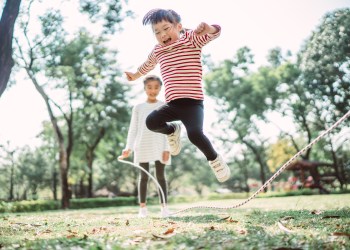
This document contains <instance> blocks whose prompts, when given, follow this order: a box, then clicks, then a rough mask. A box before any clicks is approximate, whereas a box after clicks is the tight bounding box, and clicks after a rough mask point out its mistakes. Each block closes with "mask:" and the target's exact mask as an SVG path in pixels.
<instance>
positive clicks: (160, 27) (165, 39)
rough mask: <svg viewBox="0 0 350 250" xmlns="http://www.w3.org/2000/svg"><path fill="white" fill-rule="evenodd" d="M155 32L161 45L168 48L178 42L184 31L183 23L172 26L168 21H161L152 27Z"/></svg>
mask: <svg viewBox="0 0 350 250" xmlns="http://www.w3.org/2000/svg"><path fill="white" fill-rule="evenodd" d="M152 29H153V32H154V34H155V36H156V38H157V41H158V43H159V44H160V45H163V46H166V45H169V44H172V43H174V42H176V41H177V40H178V39H179V38H180V31H181V29H182V25H181V23H176V24H172V23H170V22H168V21H165V20H163V21H161V22H159V23H156V24H153V25H152Z"/></svg>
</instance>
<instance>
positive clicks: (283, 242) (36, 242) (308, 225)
mask: <svg viewBox="0 0 350 250" xmlns="http://www.w3.org/2000/svg"><path fill="white" fill-rule="evenodd" d="M241 201H242V200H221V201H210V202H208V201H205V202H204V201H203V202H196V203H194V204H171V205H170V209H171V211H174V212H175V211H178V210H180V209H183V208H187V207H191V206H201V205H204V206H206V205H210V206H215V205H216V206H232V205H235V204H237V203H239V202H241ZM159 210H160V207H159V206H149V211H150V217H149V218H145V219H138V218H137V212H138V207H137V206H133V207H113V208H99V209H83V210H68V211H51V212H40V213H18V214H0V249H75V250H77V249H350V194H342V195H313V196H293V197H278V198H256V199H254V200H252V201H250V202H249V203H247V204H245V205H244V206H243V207H240V208H237V209H230V210H214V209H196V210H190V211H187V212H185V213H182V214H181V213H180V214H177V215H176V217H171V218H167V219H162V218H159Z"/></svg>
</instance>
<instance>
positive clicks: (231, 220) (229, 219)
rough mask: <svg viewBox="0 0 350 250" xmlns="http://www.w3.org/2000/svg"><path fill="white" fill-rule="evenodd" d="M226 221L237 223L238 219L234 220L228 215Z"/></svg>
mask: <svg viewBox="0 0 350 250" xmlns="http://www.w3.org/2000/svg"><path fill="white" fill-rule="evenodd" d="M226 221H227V222H230V223H238V220H234V219H232V217H229V218H228V219H226Z"/></svg>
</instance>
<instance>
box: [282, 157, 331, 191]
mask: <svg viewBox="0 0 350 250" xmlns="http://www.w3.org/2000/svg"><path fill="white" fill-rule="evenodd" d="M321 167H322V168H327V171H324V173H320V170H319V169H320V168H321ZM287 170H289V171H293V172H294V176H295V177H296V178H298V181H299V182H300V187H301V188H310V189H314V188H317V189H319V192H320V193H321V194H328V193H329V190H327V189H326V188H325V187H324V186H325V185H330V186H331V187H333V188H335V187H336V186H335V185H334V182H335V181H336V180H337V176H336V174H335V173H334V166H333V165H332V164H328V163H324V162H315V161H307V160H299V161H294V162H293V163H291V164H290V165H289V166H288V167H287Z"/></svg>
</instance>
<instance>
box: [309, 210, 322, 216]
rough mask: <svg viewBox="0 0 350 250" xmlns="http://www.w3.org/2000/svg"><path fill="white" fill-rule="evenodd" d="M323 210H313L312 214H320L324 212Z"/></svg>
mask: <svg viewBox="0 0 350 250" xmlns="http://www.w3.org/2000/svg"><path fill="white" fill-rule="evenodd" d="M322 213H323V211H321V210H312V212H311V214H316V215H319V214H322Z"/></svg>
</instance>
